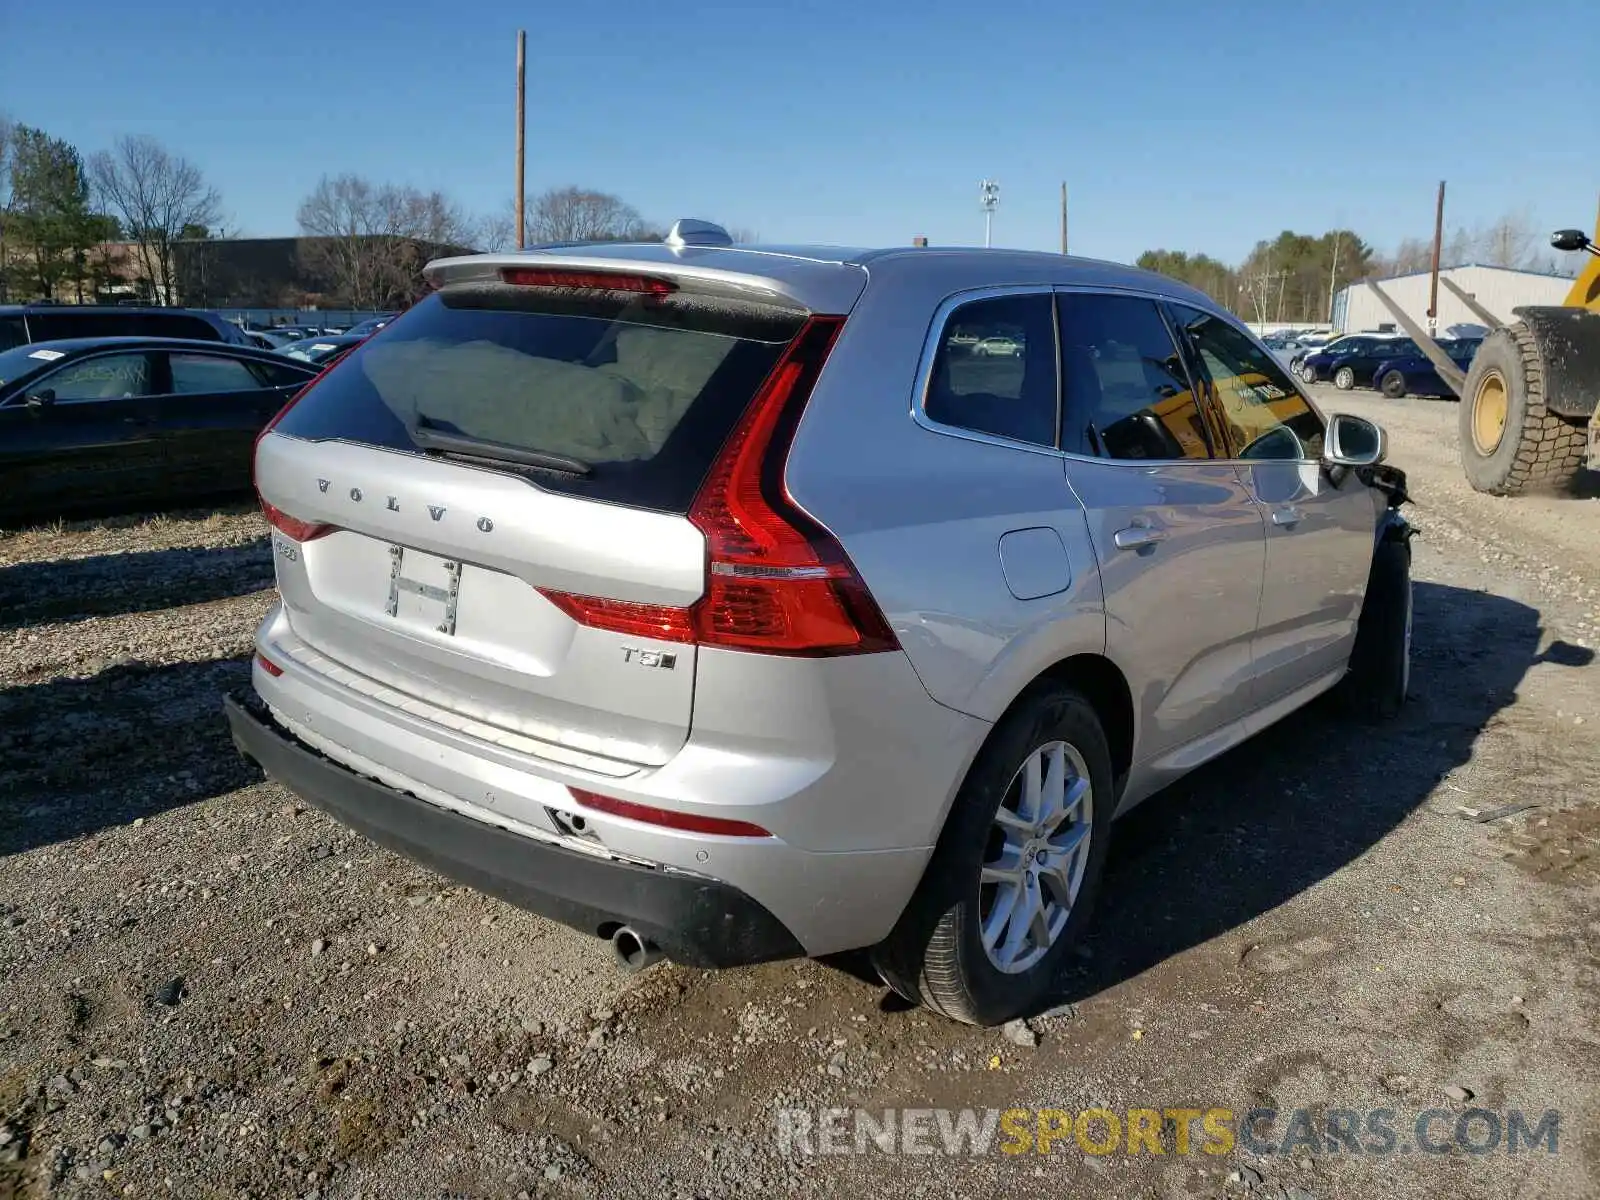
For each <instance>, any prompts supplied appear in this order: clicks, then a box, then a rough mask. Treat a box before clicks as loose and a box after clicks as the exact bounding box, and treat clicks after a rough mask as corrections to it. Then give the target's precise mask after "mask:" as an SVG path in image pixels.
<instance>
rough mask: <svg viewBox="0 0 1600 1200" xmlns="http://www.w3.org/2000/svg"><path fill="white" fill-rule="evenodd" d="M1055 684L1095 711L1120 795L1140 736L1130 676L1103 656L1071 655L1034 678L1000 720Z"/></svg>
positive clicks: (1014, 698)
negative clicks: (1070, 690) (1077, 693)
mask: <svg viewBox="0 0 1600 1200" xmlns="http://www.w3.org/2000/svg"><path fill="white" fill-rule="evenodd" d="M1051 685H1058V686H1065V687H1070V688H1072V689H1074V690H1075V691H1077V692H1079V693H1081V694H1082V695H1083V698H1084V699H1085V700H1087V701H1088V702H1089V704H1090V705H1091V706H1092V707H1093V708H1094V710H1095V715H1096V716H1098V717H1099V718H1100V726H1101V728H1102V729H1104V730H1105V734H1106V741H1107V743H1108V744H1109V745H1110V748H1111V769H1112V773H1113V774H1114V776H1115V778H1116V781H1117V789H1118V791H1119V792H1120V791H1121V787H1122V783H1123V781H1124V780H1125V779H1126V778H1127V776H1128V770H1129V768H1131V767H1132V766H1133V747H1134V741H1135V738H1136V737H1137V734H1138V727H1137V716H1136V714H1135V709H1134V704H1133V690H1132V689H1131V688H1130V687H1129V686H1128V679H1127V676H1126V675H1124V674H1123V673H1122V670H1121V668H1119V667H1118V666H1117V665H1116V663H1114V662H1112V661H1111V660H1110V659H1109V658H1107V657H1106V656H1105V655H1103V654H1094V653H1079V654H1073V655H1069V656H1068V657H1066V658H1063V659H1060V660H1059V661H1057V662H1054V663H1052V664H1050V665H1049V666H1047V667H1046V668H1044V670H1042V671H1040V672H1039V673H1038V674H1037V675H1035V676H1034V677H1033V678H1032V679H1030V680H1029V681H1028V683H1027V685H1026V686H1025V687H1024V688H1023V689H1022V690H1021V691H1020V692H1018V693H1017V694H1016V696H1014V697H1013V698H1012V700H1011V703H1010V704H1008V705H1006V708H1005V712H1003V713H1001V715H1000V719H1001V720H1004V719H1005V717H1006V716H1008V715H1009V714H1010V713H1011V712H1012V711H1013V710H1015V709H1016V708H1017V707H1018V706H1020V705H1022V704H1024V703H1026V702H1027V701H1028V699H1029V698H1030V697H1032V696H1033V695H1034V694H1035V693H1037V692H1038V691H1039V690H1040V689H1041V688H1044V687H1048V686H1051ZM996 723H997V724H998V722H996Z"/></svg>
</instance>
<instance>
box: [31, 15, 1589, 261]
mask: <svg viewBox="0 0 1600 1200" xmlns="http://www.w3.org/2000/svg"><path fill="white" fill-rule="evenodd" d="M1409 10H1414V11H1409ZM1424 10H1429V11H1431V12H1432V13H1433V14H1436V15H1424ZM1592 16H1593V9H1592V0H1540V2H1539V3H1538V4H1536V5H1535V4H1526V3H1521V4H1519V3H1506V2H1505V0H1457V2H1456V3H1453V4H1451V5H1449V6H1443V5H1433V4H1427V5H1424V4H1421V3H1417V2H1416V0H1409V2H1407V0H1400V2H1399V3H1396V2H1395V0H1344V2H1343V3H1341V4H1337V5H1328V6H1321V5H1305V4H1292V3H1281V2H1280V3H1275V4H1270V5H1269V4H1260V3H1248V2H1244V0H1238V2H1236V3H1233V4H1231V5H1227V4H1215V5H1198V4H1195V3H1194V2H1193V0H1109V2H1107V0H1076V2H1073V0H1011V2H1010V3H1002V4H987V5H985V4H974V3H970V2H969V3H954V2H952V0H921V2H918V3H910V2H907V0H879V2H874V0H857V2H856V3H837V2H835V0H804V2H803V3H800V2H797V0H796V2H792V3H790V4H788V5H783V4H769V5H763V4H761V2H760V0H756V2H755V3H738V4H735V3H715V2H710V0H673V3H670V4H669V3H660V2H658V3H648V4H647V3H635V2H633V0H611V2H610V3H606V4H603V5H595V4H562V3H559V0H541V2H539V3H526V4H507V3H499V2H492V3H481V2H479V3H469V2H464V0H458V2H457V3H454V4H441V3H438V2H437V0H387V2H386V3H384V4H382V5H376V4H370V5H369V4H366V3H344V2H339V0H333V2H329V3H318V4H314V5H310V4H308V5H294V4H276V5H273V4H267V5H262V4H231V3H227V4H207V3H194V2H193V0H188V2H184V3H179V2H178V0H145V2H143V3H130V2H129V0H72V2H71V3H59V4H48V3H34V4H28V3H21V2H20V0H0V79H3V80H4V88H3V94H0V108H3V109H4V110H5V111H7V112H8V113H9V115H11V116H12V117H13V118H15V119H16V120H19V121H23V122H26V123H28V124H33V125H39V126H42V127H44V128H46V129H48V130H50V131H51V132H52V133H54V134H56V135H57V136H61V137H65V138H67V139H69V140H71V141H73V142H74V143H75V144H77V145H78V146H79V148H80V149H82V150H83V151H84V152H85V153H88V152H89V151H92V150H95V149H98V148H100V147H102V146H105V145H107V144H108V143H110V142H111V141H112V139H114V138H115V137H116V136H117V135H119V134H121V133H146V134H151V135H154V136H155V137H157V138H159V139H161V140H162V141H164V142H166V143H167V144H168V145H169V146H170V147H171V148H172V149H174V150H177V151H179V152H181V153H182V154H184V155H186V156H187V157H189V158H191V159H193V160H194V161H195V162H196V163H198V164H199V165H200V166H201V167H202V169H203V170H204V171H205V172H206V174H207V176H208V178H209V179H210V180H211V181H212V182H213V183H214V184H215V185H216V186H217V187H218V189H219V190H220V191H221V193H222V195H223V200H224V204H225V207H226V211H227V212H228V213H229V215H230V217H231V219H232V222H233V224H235V225H236V226H237V227H239V228H240V230H241V231H242V232H244V233H246V234H253V235H271V234H286V233H291V232H293V231H294V229H295V208H296V206H297V204H298V203H299V201H300V199H301V198H302V197H303V196H304V195H305V194H306V193H307V192H308V191H310V190H311V188H312V187H314V186H315V184H316V182H317V179H318V177H319V176H321V175H323V174H324V173H327V174H337V173H340V172H346V171H351V172H356V173H359V174H363V175H366V176H368V177H370V178H372V179H374V180H382V181H393V182H399V183H409V184H414V185H416V186H418V187H422V188H428V189H431V188H435V187H437V188H439V189H441V190H443V191H445V192H447V193H449V194H450V195H451V196H453V197H454V198H455V199H457V200H458V201H460V202H461V203H462V204H463V205H464V206H466V207H467V208H469V209H472V210H476V211H480V212H488V211H499V210H501V209H503V207H504V206H505V204H506V203H507V202H508V200H509V198H510V196H511V194H512V188H513V183H514V178H513V158H512V152H513V145H514V121H515V109H514V100H513V97H514V92H513V88H514V81H515V31H516V29H517V27H518V25H519V23H521V24H522V25H523V26H524V27H526V28H527V30H528V51H529V66H528V172H527V175H528V187H529V191H530V194H532V193H533V192H537V191H538V190H540V189H542V188H544V187H547V186H552V185H560V184H567V183H576V184H581V185H584V186H589V187H597V188H601V189H604V190H607V191H613V192H616V193H618V194H619V195H621V196H623V197H624V198H625V199H627V200H628V201H630V202H631V203H633V204H634V205H635V206H636V207H638V208H639V209H640V210H641V211H642V212H644V214H645V215H646V216H647V217H649V218H651V219H654V220H657V221H663V222H665V221H670V220H671V219H672V218H674V217H677V216H704V217H710V218H712V219H716V220H721V221H724V222H726V223H728V224H733V225H739V226H743V227H747V228H753V229H756V230H758V231H759V232H760V234H761V235H762V237H763V238H764V239H766V240H771V241H824V242H835V243H845V244H869V245H871V244H895V243H905V242H908V241H909V240H910V239H911V238H912V237H913V236H914V235H916V234H925V235H926V236H928V237H929V238H930V239H931V240H932V241H933V242H935V243H946V244H948V243H965V244H973V243H978V242H981V239H982V231H983V220H982V215H981V213H980V210H979V208H978V202H977V191H978V189H977V185H978V181H979V180H980V179H981V178H982V177H984V176H986V175H987V176H990V177H993V178H995V179H998V180H999V181H1000V183H1001V189H1002V190H1001V202H1000V209H999V212H998V214H997V216H996V220H995V242H996V244H998V245H1013V246H1022V247H1029V248H1037V249H1054V248H1055V247H1056V246H1057V238H1058V234H1057V205H1058V198H1059V187H1060V183H1061V181H1062V180H1063V179H1064V180H1066V181H1067V183H1068V185H1069V188H1070V189H1071V231H1072V249H1073V250H1074V251H1075V252H1078V253H1084V254H1093V255H1098V256H1102V257H1108V258H1114V259H1122V260H1127V259H1131V258H1133V257H1134V256H1135V255H1137V254H1138V253H1139V251H1141V250H1143V249H1146V248H1150V247H1153V246H1165V247H1169V248H1174V249H1188V250H1204V251H1207V252H1209V253H1212V254H1214V255H1217V256H1219V257H1222V258H1224V259H1226V260H1229V261H1236V260H1238V259H1240V258H1242V257H1243V256H1244V254H1246V253H1247V252H1248V250H1249V248H1250V246H1251V245H1252V244H1253V242H1254V241H1255V240H1256V239H1257V238H1258V237H1268V236H1272V235H1274V234H1276V233H1277V232H1278V231H1279V230H1282V229H1285V228H1294V229H1296V230H1299V231H1302V232H1320V231H1322V230H1323V229H1326V228H1329V227H1331V226H1333V225H1334V224H1336V223H1338V224H1342V225H1345V226H1348V227H1351V228H1354V229H1356V230H1357V231H1358V232H1360V233H1361V234H1362V235H1363V236H1365V237H1367V238H1368V240H1370V241H1374V242H1376V243H1378V244H1379V245H1380V246H1381V247H1383V248H1385V249H1387V248H1389V247H1391V246H1392V245H1393V243H1394V242H1396V241H1397V240H1398V239H1400V238H1401V237H1404V236H1408V235H1410V236H1418V235H1426V234H1427V233H1429V232H1430V226H1431V222H1432V206H1433V195H1434V189H1435V187H1436V186H1437V183H1438V181H1439V180H1440V179H1447V180H1448V181H1449V201H1448V211H1447V224H1449V225H1452V226H1453V225H1456V224H1467V225H1477V224H1481V223H1486V222H1488V221H1490V220H1492V219H1494V218H1495V217H1497V216H1499V215H1500V214H1502V213H1504V212H1507V211H1512V210H1516V211H1523V212H1527V213H1529V214H1530V215H1531V216H1532V217H1533V218H1534V219H1535V220H1536V221H1537V222H1538V224H1539V226H1540V227H1541V228H1545V227H1550V228H1553V227H1556V226H1565V225H1580V226H1585V227H1589V226H1591V225H1592V222H1593V220H1594V216H1595V205H1596V195H1597V190H1600V171H1597V170H1596V166H1597V164H1600V158H1597V155H1596V151H1595V135H1596V127H1595V123H1594V116H1595V114H1596V113H1597V112H1600V76H1597V75H1596V73H1595V70H1594V61H1593V53H1592V48H1591V45H1590V43H1592V38H1591V37H1590V36H1589V35H1588V33H1587V32H1586V31H1587V30H1588V28H1589V26H1590V24H1591V20H1592Z"/></svg>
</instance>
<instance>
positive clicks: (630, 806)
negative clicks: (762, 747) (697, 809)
mask: <svg viewBox="0 0 1600 1200" xmlns="http://www.w3.org/2000/svg"><path fill="white" fill-rule="evenodd" d="M567 791H569V792H571V793H572V798H573V799H574V800H576V801H577V802H578V803H579V804H581V805H583V806H584V807H585V808H589V809H593V810H594V811H595V812H603V813H607V814H609V815H611V816H613V817H626V818H627V819H628V820H630V821H639V822H642V823H643V824H646V825H660V826H661V827H662V828H664V829H681V830H684V831H685V832H686V833H710V834H716V835H717V836H719V837H747V838H769V837H771V836H772V834H771V833H769V832H768V831H767V830H765V829H763V828H761V826H759V825H752V824H751V823H750V822H749V821H730V820H728V819H727V818H726V817H705V816H701V815H700V814H699V813H686V812H674V811H673V810H672V809H669V808H656V807H654V806H653V805H650V804H635V803H634V802H633V801H632V800H618V799H616V798H615V797H613V796H601V795H598V794H597V793H595V792H585V791H583V790H581V789H579V788H568V789H567Z"/></svg>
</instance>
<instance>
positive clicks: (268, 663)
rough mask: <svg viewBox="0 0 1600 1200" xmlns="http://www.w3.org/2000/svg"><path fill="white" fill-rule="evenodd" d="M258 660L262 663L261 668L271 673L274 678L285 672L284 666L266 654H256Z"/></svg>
mask: <svg viewBox="0 0 1600 1200" xmlns="http://www.w3.org/2000/svg"><path fill="white" fill-rule="evenodd" d="M256 662H258V663H260V664H261V669H262V670H263V671H265V672H266V673H267V674H268V675H271V676H272V677H273V678H274V679H276V678H277V677H278V676H279V675H282V674H283V668H282V667H280V666H279V665H278V664H277V663H275V662H273V661H272V660H271V659H270V658H268V657H267V656H266V655H265V654H259V653H258V654H257V655H256Z"/></svg>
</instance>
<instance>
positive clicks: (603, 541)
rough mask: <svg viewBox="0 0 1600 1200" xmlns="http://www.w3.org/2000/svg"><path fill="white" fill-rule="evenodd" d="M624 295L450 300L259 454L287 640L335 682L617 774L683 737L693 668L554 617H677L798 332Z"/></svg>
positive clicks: (345, 374)
mask: <svg viewBox="0 0 1600 1200" xmlns="http://www.w3.org/2000/svg"><path fill="white" fill-rule="evenodd" d="M583 278H584V282H585V284H586V285H587V284H592V283H593V281H594V278H595V277H594V276H593V275H592V274H590V275H585V276H584V277H583ZM623 284H624V285H625V286H624V287H621V288H618V289H617V290H616V292H608V291H607V290H606V289H605V288H603V287H594V286H585V287H582V288H574V287H570V286H569V287H545V286H538V287H521V286H513V285H510V284H507V283H504V282H501V281H498V280H488V281H484V280H475V281H472V282H470V283H465V284H458V285H454V286H449V287H446V288H444V289H442V290H441V291H439V292H437V293H435V294H434V295H432V296H430V297H428V298H427V299H426V300H424V301H422V302H421V303H419V304H418V305H417V306H415V307H414V308H413V309H411V310H410V311H408V312H407V313H406V314H405V315H404V316H402V317H401V318H399V319H397V320H396V321H395V322H393V323H391V324H390V325H388V326H387V327H385V328H384V329H383V330H381V331H380V332H379V333H378V334H376V335H374V337H373V338H372V339H370V340H369V341H367V342H365V343H363V344H362V345H361V346H359V347H358V348H357V349H355V350H354V351H352V352H351V353H350V354H349V355H348V356H347V357H346V358H344V359H343V360H341V361H340V362H339V363H338V364H337V365H336V366H334V367H333V368H332V369H331V370H330V371H329V372H328V373H327V374H325V375H323V376H322V377H321V378H320V379H319V380H318V381H317V382H316V383H315V384H313V385H312V386H310V387H309V388H308V389H307V390H306V391H305V392H303V393H302V394H301V396H300V398H299V399H298V400H297V401H296V402H295V403H294V404H292V405H291V406H290V407H289V408H288V409H287V410H286V411H285V412H284V414H283V415H282V416H281V418H280V419H279V421H278V422H277V424H276V425H275V426H274V427H273V428H272V429H271V430H270V431H269V432H268V433H267V435H266V436H265V437H264V438H263V439H262V441H261V443H260V444H259V446H258V447H257V451H256V484H257V489H258V490H259V492H260V494H261V497H262V499H263V501H264V502H265V503H266V504H268V505H270V506H272V507H273V508H275V509H277V510H281V512H279V513H278V514H276V515H275V514H274V513H272V512H269V514H268V515H269V518H270V519H272V520H273V522H274V525H275V532H274V543H275V546H276V561H277V566H278V579H279V590H280V591H281V592H282V595H283V599H284V604H285V609H286V611H287V614H288V620H289V623H290V626H291V627H292V629H293V630H294V632H295V634H296V635H297V637H299V638H301V639H303V640H304V642H305V643H306V644H307V645H308V646H310V647H311V648H313V649H314V650H315V651H316V652H318V654H320V655H321V656H325V657H326V659H329V660H332V661H333V662H335V663H337V664H339V665H340V666H342V667H344V668H347V669H348V671H349V672H354V673H355V678H353V679H340V680H339V682H342V683H347V684H348V685H349V686H352V687H357V688H360V689H365V690H367V691H368V692H369V694H371V695H373V696H377V697H380V698H383V699H387V700H389V701H390V702H394V701H395V700H396V699H398V700H399V706H400V707H402V708H405V709H407V710H408V711H412V712H414V713H416V714H418V715H426V716H429V717H430V719H435V720H444V721H445V722H446V723H449V722H450V721H452V720H454V719H456V718H458V717H459V718H467V719H470V720H473V721H477V722H482V723H487V724H489V725H491V726H495V727H498V728H502V729H506V730H511V731H513V732H515V733H518V734H521V735H524V736H526V737H530V738H535V739H540V740H542V741H545V742H552V743H557V744H559V745H562V746H566V747H571V748H576V749H579V750H582V751H584V752H587V753H591V754H600V755H604V756H607V757H609V758H611V759H613V760H620V761H622V762H626V763H632V764H636V765H659V764H661V763H664V762H666V761H667V760H668V759H669V758H670V757H671V756H672V754H673V753H674V752H675V751H676V750H677V749H678V748H679V747H681V746H682V744H683V743H684V741H685V740H686V739H687V737H688V732H689V722H690V715H691V712H692V709H693V700H694V668H695V650H694V647H693V646H692V645H691V644H688V643H687V642H684V641H682V640H671V639H670V637H655V636H652V630H659V631H660V632H662V633H667V632H668V630H667V628H666V627H665V626H663V625H661V624H659V623H652V620H650V619H643V620H631V619H630V620H628V621H625V622H624V623H623V624H622V625H621V626H620V627H621V628H625V629H627V630H628V632H617V631H616V630H617V628H618V627H619V626H617V625H616V623H615V622H613V623H612V628H611V629H609V630H608V629H603V628H596V627H594V626H593V625H588V624H582V623H580V621H579V620H576V619H574V617H573V616H572V615H569V613H571V612H572V611H573V610H572V607H571V605H570V602H569V603H568V605H567V607H560V606H558V605H557V604H556V603H554V602H552V599H551V598H550V596H551V595H552V594H560V593H566V594H567V595H568V596H578V597H588V598H594V599H598V600H599V601H601V602H604V603H605V604H608V605H611V606H612V608H611V611H613V612H616V611H621V612H624V613H631V610H628V609H627V608H626V606H627V605H630V604H648V605H656V606H667V607H669V608H676V609H682V608H686V607H688V606H689V605H691V604H693V603H694V602H695V601H696V600H697V599H699V597H700V596H701V594H702V592H703V591H704V587H705V571H706V545H705V538H704V535H703V534H702V533H701V532H700V531H699V530H698V529H697V528H696V527H695V526H694V525H693V524H692V523H691V522H690V521H689V520H688V518H687V516H686V515H685V514H686V513H687V512H688V511H689V508H690V505H691V504H692V502H693V499H694V495H695V492H696V491H697V490H698V488H699V486H700V484H701V483H702V481H703V480H704V478H705V476H706V474H707V472H708V471H709V469H710V466H711V463H712V462H713V460H714V459H715V457H716V454H717V452H718V450H719V449H720V447H721V445H722V443H723V441H724V440H725V439H726V438H727V436H728V433H729V431H730V430H731V429H732V427H733V426H734V424H735V423H736V422H737V420H738V419H739V417H740V415H741V414H742V413H743V411H744V409H745V408H746V407H747V406H748V404H749V402H750V400H751V397H752V396H754V395H755V394H756V392H757V390H758V389H759V387H760V386H761V383H762V381H763V380H764V379H765V378H766V376H767V374H768V372H769V371H770V370H771V369H772V367H773V364H774V363H775V362H776V361H777V359H778V357H779V355H780V354H781V353H782V351H783V348H784V347H785V346H786V345H787V344H788V342H789V340H790V339H791V338H792V337H793V336H794V333H795V330H796V329H797V328H798V327H799V325H800V324H801V323H802V322H803V320H804V317H805V313H804V312H803V311H801V310H798V309H796V308H795V307H794V306H793V305H792V304H775V303H773V302H772V301H771V300H770V299H768V300H765V301H762V302H746V301H741V300H736V299H729V298H728V297H726V296H716V297H711V298H706V297H699V296H695V295H679V294H677V293H676V291H675V290H674V287H675V285H670V286H669V285H664V284H660V283H659V281H654V280H643V281H641V278H640V277H639V276H637V275H632V276H627V277H623ZM642 286H651V287H657V288H658V291H656V292H651V293H649V294H644V295H641V294H639V293H638V292H637V291H636V290H631V289H637V288H639V287H642ZM618 606H621V607H618ZM599 623H600V624H605V622H599ZM291 657H292V655H291ZM316 657H317V655H310V656H308V659H311V658H316ZM303 665H305V664H303ZM341 674H342V673H341Z"/></svg>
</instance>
